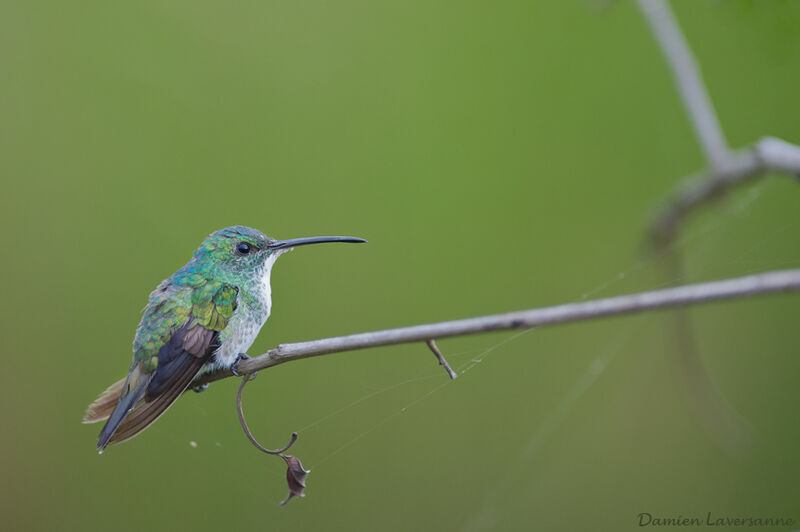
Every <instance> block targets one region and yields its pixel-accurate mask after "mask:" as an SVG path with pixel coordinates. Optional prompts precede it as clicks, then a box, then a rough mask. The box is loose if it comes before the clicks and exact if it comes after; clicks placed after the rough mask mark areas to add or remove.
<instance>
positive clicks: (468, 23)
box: [0, 0, 800, 531]
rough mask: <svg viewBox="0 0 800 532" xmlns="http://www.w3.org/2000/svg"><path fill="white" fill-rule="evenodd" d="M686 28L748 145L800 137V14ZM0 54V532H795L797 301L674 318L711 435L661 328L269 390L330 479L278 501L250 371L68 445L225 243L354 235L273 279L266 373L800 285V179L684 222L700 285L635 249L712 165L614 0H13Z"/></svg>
mask: <svg viewBox="0 0 800 532" xmlns="http://www.w3.org/2000/svg"><path fill="white" fill-rule="evenodd" d="M674 7H675V10H676V14H677V16H678V18H679V20H680V22H681V24H682V26H683V28H684V30H685V32H686V34H687V37H688V39H689V41H690V42H691V44H692V46H693V49H694V51H695V53H696V54H697V56H698V59H699V60H700V62H701V63H702V67H703V72H704V76H705V79H706V81H707V83H708V86H709V90H710V92H711V95H712V97H713V100H714V103H715V106H716V108H717V111H718V112H719V115H720V119H721V122H722V124H723V127H724V129H725V132H726V135H727V136H728V139H729V140H730V142H731V144H732V146H736V147H738V146H743V145H746V144H748V143H751V142H753V141H755V140H756V139H758V138H759V137H760V136H762V135H774V136H778V137H781V138H784V139H787V140H789V141H793V142H800V108H799V107H798V104H797V98H798V94H800V92H799V91H798V88H800V32H798V31H797V28H798V27H800V2H796V1H793V2H788V1H787V2H784V1H774V2H766V1H710V0H704V1H699V0H698V1H688V0H684V1H680V2H675V3H674ZM0 43H2V44H1V46H0V50H2V51H0V64H2V81H1V82H0V121H1V123H2V125H1V126H0V178H1V179H2V191H3V192H2V195H1V196H0V220H2V228H3V249H4V253H3V259H4V260H3V261H2V265H1V266H0V268H1V269H2V270H1V271H2V278H3V279H4V280H5V281H4V290H3V292H4V301H5V305H4V307H5V311H3V313H2V320H0V335H1V336H2V338H3V351H4V367H3V371H2V387H0V394H2V395H0V399H2V402H3V407H2V418H3V424H4V426H5V431H4V436H3V438H2V441H0V457H1V458H0V467H2V470H1V471H0V474H1V475H2V494H1V495H2V498H0V515H1V516H2V517H0V519H2V521H3V527H2V528H3V529H5V530H101V529H103V530H175V529H177V530H181V529H191V530H196V531H201V530H228V529H230V530H267V529H270V530H315V529H316V530H411V529H419V530H488V529H494V530H534V529H535V530H552V529H572V530H576V529H593V530H625V529H636V528H639V527H638V519H637V514H639V513H641V512H648V513H651V514H653V515H654V516H661V517H676V516H678V515H683V516H690V517H691V516H703V517H704V516H705V515H706V513H707V512H709V511H710V512H713V513H714V514H715V515H721V516H731V517H736V516H741V515H744V516H755V517H759V516H760V517H792V518H794V519H795V523H798V522H800V502H798V501H800V483H798V473H800V455H798V453H797V449H798V447H799V446H800V416H799V415H798V400H800V387H798V385H797V382H798V376H799V375H800V358H798V341H797V318H798V310H799V309H800V298H798V296H797V295H783V296H770V297H764V298H759V299H753V300H748V301H732V302H724V303H719V304H714V305H709V306H705V307H702V308H694V309H692V310H690V311H689V313H688V316H689V317H690V318H691V319H692V320H693V323H694V326H695V330H696V340H697V346H698V350H699V353H700V356H701V357H702V364H704V365H705V367H706V368H707V371H708V374H709V376H710V382H711V383H713V384H711V385H710V388H709V389H712V390H713V389H716V390H718V393H719V397H724V398H725V401H727V405H728V407H729V408H730V409H731V411H735V412H738V414H739V415H740V416H741V418H742V421H741V422H740V423H739V424H738V425H736V426H735V427H734V428H733V429H732V428H731V427H732V426H731V427H728V428H729V429H730V430H728V431H727V432H726V431H725V430H718V429H715V428H714V427H715V426H716V424H715V423H714V422H711V423H709V420H708V418H707V417H706V418H704V417H703V415H702V414H701V410H702V409H703V406H702V405H700V404H699V402H698V400H697V397H696V394H694V393H693V392H692V390H691V386H689V385H688V384H687V380H690V379H687V377H686V374H685V371H683V370H682V366H681V365H680V364H679V360H681V350H680V349H679V345H680V341H679V339H678V338H676V334H675V329H674V323H673V321H674V320H673V318H675V317H676V314H675V313H674V312H662V313H654V314H650V315H645V316H635V317H628V318H618V319H610V320H603V321H596V322H593V323H583V324H574V325H568V326H560V327H554V328H548V329H541V330H534V331H530V332H528V333H526V334H523V335H521V336H516V337H515V336H514V334H513V333H509V334H493V335H483V336H474V337H468V338H461V339H454V340H447V341H441V342H440V346H441V347H442V349H443V351H444V352H445V353H447V354H450V361H451V363H452V364H453V365H454V366H455V367H457V368H460V369H461V370H462V371H464V370H467V371H465V372H464V374H463V375H462V377H461V378H459V379H458V380H456V381H453V382H449V381H447V380H446V377H445V374H444V372H442V371H441V370H440V369H439V368H438V367H437V366H436V364H435V360H434V358H433V356H431V354H430V353H429V352H428V351H427V349H426V348H425V346H424V345H406V346H395V347H389V348H382V349H371V350H365V351H360V352H353V353H342V354H337V355H333V356H327V357H321V358H317V359H311V360H306V361H301V362H297V363H292V364H287V365H285V366H281V367H278V368H274V369H271V370H269V371H265V372H262V374H261V375H260V376H259V378H258V379H257V380H256V381H255V382H254V383H253V384H252V385H251V386H249V387H248V389H247V391H246V395H245V408H246V412H247V415H248V418H249V421H250V424H251V426H252V428H253V430H254V431H255V433H256V435H257V436H258V437H259V438H260V439H261V440H262V442H263V443H265V444H266V445H270V446H277V445H281V444H283V442H284V441H285V440H286V438H287V436H288V435H289V433H290V432H291V431H292V430H300V440H299V442H298V443H297V445H296V447H295V449H294V453H295V454H296V455H297V456H299V457H300V458H301V459H302V460H303V462H304V465H306V466H307V467H310V468H311V469H312V470H313V473H312V474H311V475H310V477H309V487H308V489H307V496H306V498H305V499H299V500H293V501H292V502H291V503H290V504H289V506H288V507H287V508H282V509H281V508H279V507H278V502H279V501H280V500H281V499H282V498H283V497H284V496H285V493H286V486H285V481H284V479H283V475H284V471H285V469H284V466H283V463H282V461H280V460H278V459H273V458H270V457H266V456H265V455H262V454H260V453H258V452H257V451H256V450H255V449H254V448H253V447H252V446H251V445H250V443H249V442H248V441H247V439H246V438H245V437H244V435H243V434H242V431H241V428H240V427H239V425H238V422H237V419H236V415H235V412H234V407H233V399H234V393H235V389H236V385H237V382H236V381H234V380H233V379H229V380H228V381H224V382H220V383H216V384H213V385H212V386H211V388H210V389H209V390H208V391H207V392H206V393H203V394H200V395H195V394H188V395H187V396H185V397H183V398H182V399H181V400H180V401H179V402H178V403H177V404H176V406H175V407H174V408H173V409H171V410H170V411H169V413H168V414H167V415H166V416H164V417H163V418H162V419H161V420H159V422H158V423H156V424H155V425H154V426H153V427H152V428H150V429H149V430H148V431H147V432H145V433H144V434H143V435H141V436H139V437H137V438H136V439H134V440H132V441H130V442H128V443H126V444H124V445H121V446H118V447H113V448H110V449H109V451H108V452H107V453H105V454H104V455H103V456H98V455H97V453H96V452H95V450H94V446H95V443H96V434H97V432H98V430H99V428H100V427H99V426H97V425H93V426H86V425H82V424H81V423H80V419H81V416H82V414H83V411H84V409H85V407H86V405H87V404H88V403H89V402H91V401H92V400H93V399H94V398H95V397H96V395H97V394H98V393H99V392H100V391H102V390H103V389H104V388H105V387H106V386H107V385H108V384H110V383H112V382H113V381H115V380H117V379H118V378H120V377H121V376H122V375H123V374H124V373H125V371H126V369H127V366H128V364H129V361H130V356H131V348H130V345H131V341H132V339H133V333H134V330H135V326H136V324H137V322H138V319H139V316H140V311H141V309H142V307H143V306H144V304H145V303H146V300H147V295H148V293H149V291H150V290H152V289H153V288H154V287H155V286H156V285H157V283H158V282H159V281H161V280H162V279H163V278H164V277H166V276H168V275H169V274H170V273H172V272H173V271H174V270H175V269H177V268H179V267H180V266H181V265H183V264H184V263H185V261H186V260H187V259H188V258H189V256H190V254H191V252H192V251H193V250H194V249H195V247H196V246H197V245H198V244H199V243H200V241H201V240H202V239H203V238H204V237H205V236H206V235H207V234H208V233H210V232H211V231H213V230H216V229H219V228H221V227H224V226H228V225H232V224H246V225H250V226H253V227H257V228H259V229H262V230H263V231H265V232H266V233H267V234H269V235H271V236H275V237H278V238H289V237H295V236H308V235H318V234H353V235H358V236H363V237H365V238H368V239H369V240H370V243H369V244H368V245H366V246H358V247H356V246H318V247H312V248H304V249H302V250H298V251H296V252H294V253H292V254H290V255H289V256H287V257H285V258H282V259H281V260H280V262H279V263H278V265H277V266H276V268H275V271H274V273H273V298H274V307H273V312H274V314H273V316H272V318H270V321H269V322H268V324H267V325H266V326H265V328H264V329H263V330H262V333H261V335H260V337H259V339H258V340H257V342H256V343H255V345H254V346H253V348H252V350H251V352H250V354H251V355H255V354H258V353H261V352H263V351H265V350H267V349H269V348H270V347H272V346H274V345H275V344H277V343H279V342H290V341H300V340H308V339H314V338H320V337H325V336H331V335H338V334H345V333H350V332H360V331H365V330H371V329H379V328H386V327H395V326H402V325H410V324H415V323H424V322H428V321H438V320H444V319H452V318H459V317H468V316H474V315H481V314H489V313H495V312H503V311H509V310H515V309H522V308H529V307H536V306H544V305H550V304H556V303H561V302H567V301H574V300H579V299H581V298H582V297H584V296H588V297H602V296H609V295H614V294H618V293H625V292H633V291H637V290H644V289H653V288H657V287H660V286H666V285H672V284H680V283H684V282H691V281H700V280H708V279H715V278H720V277H725V276H735V275H739V274H745V273H750V272H754V271H763V270H769V269H777V268H789V267H794V266H797V265H798V263H800V243H798V238H797V229H798V227H800V208H799V207H800V189H798V186H797V183H793V182H791V181H790V180H788V179H786V178H784V177H775V176H773V177H771V178H768V179H766V180H764V181H762V182H759V183H757V184H754V185H751V186H749V187H746V188H744V189H741V190H739V191H737V192H736V193H735V194H733V195H732V196H731V197H730V198H728V199H727V200H726V201H724V202H722V203H720V204H718V205H716V206H715V207H713V208H712V209H708V210H705V211H703V212H702V213H700V214H699V215H698V216H695V217H693V218H692V219H691V221H690V223H688V224H687V225H686V226H685V227H684V228H683V231H682V233H681V238H680V241H679V244H678V246H677V250H678V251H679V252H680V253H681V254H682V255H683V256H684V258H685V265H686V274H685V275H682V276H679V277H678V278H667V277H665V275H666V274H665V273H664V271H665V270H664V262H665V259H664V258H663V257H662V258H645V259H644V260H643V259H642V257H643V255H642V253H641V251H642V247H641V243H642V235H643V229H644V228H645V227H646V224H647V222H648V220H649V218H650V216H651V215H652V213H653V212H654V209H655V207H656V206H658V205H659V204H660V202H662V201H663V200H664V199H665V198H666V197H668V195H669V194H670V191H671V190H672V189H673V187H674V186H675V185H676V183H677V182H678V181H679V180H680V179H681V178H682V177H683V176H685V175H687V174H690V173H692V172H694V171H697V170H698V169H700V168H702V167H703V165H704V160H703V157H702V154H701V153H700V152H699V149H698V147H697V143H696V141H695V138H694V136H693V132H692V130H691V128H690V125H689V122H688V121H687V118H686V115H685V113H684V112H683V110H682V107H681V105H680V102H679V99H678V97H677V95H676V92H675V90H674V87H673V85H672V80H671V77H670V74H669V71H668V70H667V68H666V66H665V63H664V61H663V58H662V56H661V53H660V50H659V49H658V48H657V47H656V45H655V43H654V41H653V38H652V35H651V34H650V32H649V30H648V27H647V25H646V24H645V22H644V20H643V19H642V17H641V15H640V13H639V12H638V11H637V9H636V8H635V6H634V5H633V4H632V3H630V2H626V1H617V2H597V3H593V2H584V1H580V0H570V1H564V2H544V1H532V0H526V1H503V2H475V1H466V2H458V3H456V2H437V1H432V2H431V1H428V2H414V1H408V0H405V1H363V0H362V1H358V0H340V1H337V2H325V1H314V0H312V1H292V2H289V1H287V2H275V1H261V2H228V3H223V2H210V1H205V0H204V1H194V2H187V1H182V0H178V1H171V2H160V1H140V2H116V3H115V2H99V1H94V2H92V1H89V2H55V1H44V2H3V3H2V5H1V6H0ZM487 351H488V352H487ZM478 360H479V361H480V362H477V361H478ZM711 395H713V394H711ZM720 401H722V399H720ZM353 403H356V404H353ZM721 404H725V403H721ZM404 409H405V410H404ZM712 421H713V420H712ZM720 424H721V425H722V426H724V425H725V422H724V420H722V421H720ZM748 426H749V433H747V432H746V430H745V428H744V427H748ZM734 429H735V430H734ZM737 431H738V432H737ZM732 434H733V435H734V436H731V435H732ZM737 434H738V436H736V435H737ZM747 434H749V436H747ZM740 437H741V438H740ZM732 439H733V440H737V441H732ZM739 440H741V441H739ZM190 442H196V443H197V446H196V447H192V446H190ZM717 529H719V528H717Z"/></svg>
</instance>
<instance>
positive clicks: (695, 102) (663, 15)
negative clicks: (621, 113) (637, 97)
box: [638, 0, 728, 171]
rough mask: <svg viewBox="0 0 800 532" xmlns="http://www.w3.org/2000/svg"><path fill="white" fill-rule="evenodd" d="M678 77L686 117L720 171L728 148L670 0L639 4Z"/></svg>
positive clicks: (641, 1) (674, 73)
mask: <svg viewBox="0 0 800 532" xmlns="http://www.w3.org/2000/svg"><path fill="white" fill-rule="evenodd" d="M638 2H639V7H640V9H641V10H642V13H643V14H644V16H645V18H646V19H647V22H648V23H649V24H650V28H651V29H652V30H653V34H654V35H655V36H656V39H657V40H658V44H659V45H660V46H661V49H662V51H663V52H664V56H665V57H666V59H667V62H668V63H669V66H670V68H671V69H672V74H673V75H674V76H675V82H676V86H677V88H678V92H679V93H680V95H681V99H682V100H683V104H684V106H685V107H686V113H687V114H688V115H689V119H690V120H691V121H692V125H693V126H694V130H695V133H696V134H697V140H698V141H700V144H701V146H702V147H703V151H704V152H705V155H706V159H707V160H708V163H709V166H710V167H711V168H712V169H713V170H715V171H718V170H720V169H722V168H723V167H724V166H725V163H726V162H727V159H728V145H727V143H726V142H725V136H724V135H723V133H722V128H721V127H720V125H719V120H718V119H717V114H716V113H715V112H714V106H713V104H712V103H711V98H709V96H708V92H707V91H706V88H705V85H704V83H703V78H702V76H701V75H700V67H699V66H698V64H697V61H696V60H695V58H694V55H692V51H691V49H690V48H689V45H688V44H687V43H686V38H685V37H684V35H683V33H682V32H681V29H680V26H678V23H677V21H676V20H675V15H674V14H673V13H672V10H671V9H670V7H669V4H668V3H667V2H666V0H638Z"/></svg>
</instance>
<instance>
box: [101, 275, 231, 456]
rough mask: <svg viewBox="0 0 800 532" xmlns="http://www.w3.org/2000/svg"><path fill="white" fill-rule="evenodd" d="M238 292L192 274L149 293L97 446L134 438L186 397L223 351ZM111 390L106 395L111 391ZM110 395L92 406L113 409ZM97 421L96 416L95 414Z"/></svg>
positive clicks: (112, 387) (226, 284) (102, 446)
mask: <svg viewBox="0 0 800 532" xmlns="http://www.w3.org/2000/svg"><path fill="white" fill-rule="evenodd" d="M238 293H239V289H238V288H237V287H235V286H233V285H230V284H228V283H223V282H221V281H216V280H213V279H207V278H205V277H203V276H201V275H199V274H190V275H186V276H183V277H181V278H178V279H173V280H172V282H164V283H162V284H161V285H160V286H159V288H157V289H156V290H155V291H154V292H153V293H152V294H151V295H150V303H149V304H148V305H147V308H146V309H145V313H144V317H143V318H142V321H141V323H140V324H139V328H138V329H137V331H136V338H135V340H134V342H133V348H134V356H133V362H132V363H131V369H130V372H129V373H128V377H127V378H126V379H125V382H124V383H123V384H122V386H121V387H120V386H118V383H115V384H113V385H111V387H110V388H109V390H108V391H110V392H111V393H112V394H114V393H115V392H116V390H117V389H119V395H118V396H117V397H118V400H117V403H116V406H115V407H114V409H113V411H111V414H110V415H109V417H108V421H107V422H106V424H105V426H104V427H103V430H102V431H100V436H99V441H98V444H97V448H98V449H99V450H102V449H104V448H105V447H106V445H108V444H111V443H119V442H122V441H125V440H127V439H130V438H132V437H133V436H135V435H136V434H138V433H139V432H141V431H143V430H144V429H145V428H147V427H148V426H149V425H150V424H151V423H152V422H153V421H155V420H156V419H158V417H159V416H160V415H161V414H163V413H164V411H166V409H167V408H169V406H170V405H171V404H172V403H173V402H174V401H175V399H177V398H178V396H179V395H180V394H181V393H183V391H184V390H185V389H186V388H187V386H189V384H190V383H191V381H192V379H193V378H194V377H195V375H197V373H198V372H199V371H200V368H201V367H202V366H203V364H204V363H205V362H207V361H208V359H209V358H210V357H211V356H212V355H213V354H214V352H215V351H216V350H217V348H218V347H219V333H220V331H222V330H223V329H225V327H226V326H227V325H228V322H229V320H230V319H231V317H232V316H233V314H234V312H235V311H236V299H237V296H238ZM108 391H107V393H108ZM109 403H110V401H109V400H108V399H107V398H106V395H105V394H104V395H103V396H101V397H100V399H98V401H96V402H95V403H94V404H93V405H92V406H90V407H89V412H87V418H89V417H90V412H92V410H93V407H95V408H94V410H95V411H98V410H103V409H105V410H106V411H107V410H109ZM95 417H97V416H96V415H95Z"/></svg>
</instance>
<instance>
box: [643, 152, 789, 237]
mask: <svg viewBox="0 0 800 532" xmlns="http://www.w3.org/2000/svg"><path fill="white" fill-rule="evenodd" d="M767 172H783V173H787V174H791V175H793V176H794V177H797V176H798V175H800V146H797V145H795V144H791V143H789V142H786V141H784V140H781V139H777V138H774V137H764V138H763V139H761V140H760V141H758V142H757V143H756V144H755V145H754V146H752V147H749V148H745V149H742V150H738V151H736V152H733V153H731V155H730V157H729V159H728V160H727V161H726V162H725V166H724V167H723V168H721V169H720V170H719V171H718V172H716V173H714V172H704V173H702V174H700V175H699V176H692V177H690V178H688V179H686V180H685V181H684V182H683V183H681V184H680V185H678V187H677V190H676V192H675V194H674V196H673V198H672V199H671V200H670V201H669V203H668V204H667V205H666V206H665V207H664V208H663V209H662V210H661V212H659V213H658V215H657V216H656V218H655V221H654V222H653V224H652V226H651V228H650V236H651V238H652V240H653V241H654V242H656V243H657V244H660V245H664V244H666V243H668V242H670V241H671V240H672V238H673V237H674V236H675V231H676V230H677V228H678V225H679V223H680V222H681V220H683V219H684V218H685V217H686V216H687V215H688V214H689V213H690V212H691V211H693V210H694V209H696V208H697V207H699V206H701V205H703V204H705V203H709V202H712V201H714V200H717V199H719V198H721V197H723V196H724V195H725V194H726V193H727V192H728V191H729V190H730V189H731V188H733V187H734V186H736V185H739V184H742V183H745V182H748V181H750V180H751V179H754V178H759V177H762V176H763V175H764V174H765V173H767Z"/></svg>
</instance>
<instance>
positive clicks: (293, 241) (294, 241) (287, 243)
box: [269, 236, 366, 249]
mask: <svg viewBox="0 0 800 532" xmlns="http://www.w3.org/2000/svg"><path fill="white" fill-rule="evenodd" d="M323 242H354V243H364V242H366V240H364V239H363V238H358V237H355V236H310V237H306V238H290V239H289V240H276V241H275V242H272V243H271V244H270V245H269V249H286V248H294V247H297V246H306V245H308V244H322V243H323Z"/></svg>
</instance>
